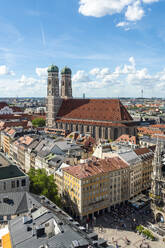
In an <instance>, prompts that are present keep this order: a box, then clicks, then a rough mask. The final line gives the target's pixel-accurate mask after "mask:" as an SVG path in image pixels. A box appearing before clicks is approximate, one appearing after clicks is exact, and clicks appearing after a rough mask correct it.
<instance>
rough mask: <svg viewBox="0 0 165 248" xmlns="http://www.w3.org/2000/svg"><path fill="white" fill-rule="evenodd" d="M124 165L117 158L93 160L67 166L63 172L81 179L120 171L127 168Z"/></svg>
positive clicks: (126, 165)
mask: <svg viewBox="0 0 165 248" xmlns="http://www.w3.org/2000/svg"><path fill="white" fill-rule="evenodd" d="M127 167H128V164H126V163H125V162H124V161H123V160H121V159H120V158H119V157H113V158H106V159H96V158H93V159H92V161H89V162H88V163H86V164H80V165H76V166H69V167H67V168H64V169H63V171H65V172H67V173H69V174H71V175H72V176H74V177H76V178H78V179H83V178H87V177H92V176H96V175H98V174H104V173H107V172H110V171H115V170H120V169H124V168H127Z"/></svg>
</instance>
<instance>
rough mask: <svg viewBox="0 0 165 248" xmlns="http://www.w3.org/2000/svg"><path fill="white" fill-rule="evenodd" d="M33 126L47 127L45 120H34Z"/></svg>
mask: <svg viewBox="0 0 165 248" xmlns="http://www.w3.org/2000/svg"><path fill="white" fill-rule="evenodd" d="M32 124H33V126H34V127H44V126H45V120H44V119H43V118H40V117H38V118H35V119H34V120H32Z"/></svg>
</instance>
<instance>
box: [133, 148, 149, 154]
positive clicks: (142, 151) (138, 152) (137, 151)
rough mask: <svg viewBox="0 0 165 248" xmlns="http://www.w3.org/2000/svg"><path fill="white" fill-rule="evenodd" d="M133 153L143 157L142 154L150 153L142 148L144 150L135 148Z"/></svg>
mask: <svg viewBox="0 0 165 248" xmlns="http://www.w3.org/2000/svg"><path fill="white" fill-rule="evenodd" d="M134 152H135V153H136V154H137V155H143V154H146V153H149V152H151V150H150V149H148V148H146V147H144V148H137V149H135V150H134Z"/></svg>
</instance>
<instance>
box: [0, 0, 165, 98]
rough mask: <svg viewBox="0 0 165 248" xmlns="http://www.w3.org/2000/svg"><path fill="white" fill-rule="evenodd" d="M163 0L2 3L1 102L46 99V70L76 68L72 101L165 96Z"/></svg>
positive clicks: (0, 44) (0, 11)
mask: <svg viewBox="0 0 165 248" xmlns="http://www.w3.org/2000/svg"><path fill="white" fill-rule="evenodd" d="M164 9H165V3H164V2H163V1H161V0H141V1H140V0H127V1H123V0H120V1H117V0H97V1H96V0H95V1H91V0H90V1H89V0H70V1H68V0H62V1H53V0H51V1H49V4H48V3H47V2H46V1H37V0H31V1H28V2H25V1H20V0H18V1H15V3H14V5H13V2H12V1H11V0H8V1H7V2H6V1H2V3H1V10H0V21H1V26H0V34H1V41H0V85H1V91H0V97H5V96H6V97H10V96H11V97H16V96H19V97H26V96H27V97H30V96H31V97H35V96H36V97H42V96H46V85H47V82H46V81H47V67H48V66H49V65H50V64H52V63H53V64H55V65H57V66H58V67H59V69H60V70H61V69H62V68H63V67H64V66H65V65H67V66H68V67H70V68H71V69H72V80H73V96H74V97H81V96H82V94H83V93H85V94H86V96H87V97H127V96H128V97H129V96H130V97H140V96H141V90H142V89H143V91H144V97H154V96H157V97H163V96H164V86H165V65H164V64H163V63H164V55H165V54H164V51H163V47H164V42H165V39H164V25H163V20H164V16H163V15H164Z"/></svg>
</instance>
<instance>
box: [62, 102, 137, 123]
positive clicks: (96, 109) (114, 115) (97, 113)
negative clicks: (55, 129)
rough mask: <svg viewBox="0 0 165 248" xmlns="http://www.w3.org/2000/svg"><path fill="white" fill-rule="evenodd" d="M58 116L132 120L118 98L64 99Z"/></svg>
mask: <svg viewBox="0 0 165 248" xmlns="http://www.w3.org/2000/svg"><path fill="white" fill-rule="evenodd" d="M57 118H65V119H76V120H78V119H79V120H88V121H90V120H95V121H113V122H115V121H131V120H132V117H131V116H130V114H129V113H128V111H127V110H126V108H125V107H124V106H123V105H122V103H121V102H120V100H118V99H64V100H63V102H62V104H61V107H60V109H59V112H58V114H57Z"/></svg>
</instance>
